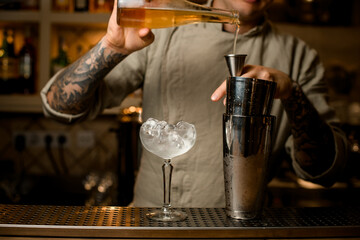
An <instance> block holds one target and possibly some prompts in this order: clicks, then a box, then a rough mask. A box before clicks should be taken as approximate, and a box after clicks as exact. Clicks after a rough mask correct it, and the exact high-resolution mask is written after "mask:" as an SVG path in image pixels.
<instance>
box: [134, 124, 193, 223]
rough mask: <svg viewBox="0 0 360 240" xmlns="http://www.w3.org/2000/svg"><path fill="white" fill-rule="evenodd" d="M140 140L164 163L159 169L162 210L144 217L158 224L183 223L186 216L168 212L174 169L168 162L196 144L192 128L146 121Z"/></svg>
mask: <svg viewBox="0 0 360 240" xmlns="http://www.w3.org/2000/svg"><path fill="white" fill-rule="evenodd" d="M140 139H141V142H142V144H143V146H144V147H145V149H147V150H148V151H149V152H151V153H153V154H155V155H157V156H159V157H161V158H163V159H164V164H163V166H162V173H163V187H164V204H163V206H162V208H161V209H157V210H155V211H153V212H150V213H148V214H147V215H146V216H147V217H148V218H150V219H153V220H157V221H166V222H170V221H182V220H184V219H185V218H186V217H187V216H186V213H184V212H182V211H178V210H175V209H172V208H171V204H170V195H171V191H170V190H171V175H172V171H173V168H174V167H173V166H172V164H171V159H172V158H174V157H177V156H180V155H182V154H184V153H186V152H187V151H189V150H190V149H191V148H192V147H193V146H194V144H195V140H196V130H195V126H194V125H192V124H190V123H187V122H183V121H180V122H178V123H177V124H175V125H172V124H168V123H167V122H165V121H159V120H156V119H154V118H149V119H148V120H147V121H146V122H144V123H143V124H142V125H141V128H140Z"/></svg>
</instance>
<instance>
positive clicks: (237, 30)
mask: <svg viewBox="0 0 360 240" xmlns="http://www.w3.org/2000/svg"><path fill="white" fill-rule="evenodd" d="M239 31H240V29H239V24H236V29H235V36H234V45H233V54H236V42H237V39H238V36H239Z"/></svg>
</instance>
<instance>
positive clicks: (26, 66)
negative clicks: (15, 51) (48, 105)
mask: <svg viewBox="0 0 360 240" xmlns="http://www.w3.org/2000/svg"><path fill="white" fill-rule="evenodd" d="M35 66H36V49H35V47H34V45H33V43H32V38H31V29H30V27H28V28H26V29H25V43H24V45H23V46H22V48H21V50H20V52H19V91H18V92H19V93H25V94H31V93H34V92H35V81H36V71H35Z"/></svg>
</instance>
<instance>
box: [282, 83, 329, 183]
mask: <svg viewBox="0 0 360 240" xmlns="http://www.w3.org/2000/svg"><path fill="white" fill-rule="evenodd" d="M282 103H283V105H284V108H285V111H286V114H287V116H288V119H289V122H290V125H291V133H292V135H293V138H294V149H295V160H296V161H297V162H298V164H299V165H300V166H301V167H302V169H304V170H305V171H307V172H308V173H310V174H311V175H313V176H317V175H319V174H321V173H323V172H324V171H326V170H327V169H329V168H330V166H331V165H332V163H333V160H334V158H335V146H334V136H333V133H332V131H331V129H330V126H329V125H327V124H326V123H325V121H323V120H322V119H321V117H320V116H319V113H318V112H317V111H316V109H315V108H314V106H313V105H312V104H311V103H310V101H309V100H308V99H307V97H306V96H305V94H304V93H303V91H302V90H301V88H300V86H299V85H298V84H297V83H296V82H293V84H292V93H291V94H290V96H289V97H288V98H286V99H282Z"/></svg>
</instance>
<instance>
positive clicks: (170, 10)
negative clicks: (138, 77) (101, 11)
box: [117, 0, 240, 28]
mask: <svg viewBox="0 0 360 240" xmlns="http://www.w3.org/2000/svg"><path fill="white" fill-rule="evenodd" d="M117 3H118V5H117V23H118V24H119V25H120V26H124V27H136V28H143V27H146V28H167V27H175V26H180V25H185V24H192V23H199V22H214V23H230V24H236V25H239V24H240V22H239V12H238V11H236V10H225V9H219V8H212V7H208V6H205V5H200V4H197V3H194V2H191V1H188V0H159V1H137V0H118V1H117Z"/></svg>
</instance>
